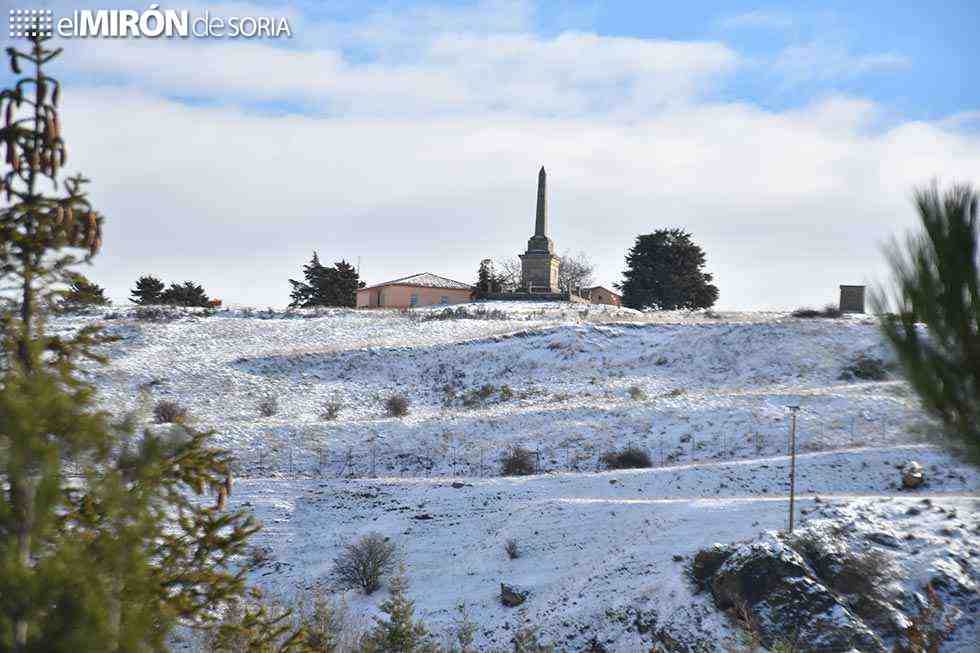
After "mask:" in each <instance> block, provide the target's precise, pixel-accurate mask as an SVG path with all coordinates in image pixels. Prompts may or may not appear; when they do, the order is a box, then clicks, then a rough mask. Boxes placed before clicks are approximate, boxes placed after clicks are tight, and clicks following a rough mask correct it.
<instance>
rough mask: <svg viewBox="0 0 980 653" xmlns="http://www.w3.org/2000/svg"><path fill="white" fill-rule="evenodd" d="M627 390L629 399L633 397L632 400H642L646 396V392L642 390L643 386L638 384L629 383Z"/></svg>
mask: <svg viewBox="0 0 980 653" xmlns="http://www.w3.org/2000/svg"><path fill="white" fill-rule="evenodd" d="M627 392H629V395H630V399H633V400H634V401H642V400H644V399H646V398H647V393H646V392H644V391H643V388H641V387H640V386H638V385H631V386H630V389H629V390H627Z"/></svg>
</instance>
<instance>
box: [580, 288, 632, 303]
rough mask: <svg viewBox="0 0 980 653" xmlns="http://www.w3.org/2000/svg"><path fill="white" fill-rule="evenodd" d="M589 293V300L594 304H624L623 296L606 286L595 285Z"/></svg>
mask: <svg viewBox="0 0 980 653" xmlns="http://www.w3.org/2000/svg"><path fill="white" fill-rule="evenodd" d="M588 294H589V301H591V302H592V303H593V304H609V305H610V306H622V304H623V296H622V295H620V294H619V293H617V292H613V291H612V290H609V289H608V288H606V287H605V286H593V287H592V288H589V290H588Z"/></svg>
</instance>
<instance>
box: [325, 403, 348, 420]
mask: <svg viewBox="0 0 980 653" xmlns="http://www.w3.org/2000/svg"><path fill="white" fill-rule="evenodd" d="M342 409H343V406H342V405H341V403H340V402H339V401H328V402H327V403H325V404H323V410H322V411H321V412H320V419H322V420H324V421H327V422H330V421H333V420H335V419H337V418H338V417H339V416H340V411H341V410H342Z"/></svg>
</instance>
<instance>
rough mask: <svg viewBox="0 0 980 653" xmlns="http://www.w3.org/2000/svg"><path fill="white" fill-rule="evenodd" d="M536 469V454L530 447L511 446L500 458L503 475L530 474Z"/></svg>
mask: <svg viewBox="0 0 980 653" xmlns="http://www.w3.org/2000/svg"><path fill="white" fill-rule="evenodd" d="M535 471H536V465H535V455H534V452H533V451H531V450H530V449H525V448H524V447H511V448H510V449H508V450H507V452H506V453H504V455H503V458H501V459H500V474H501V476H529V475H530V474H533V473H534V472H535Z"/></svg>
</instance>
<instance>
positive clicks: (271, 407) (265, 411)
mask: <svg viewBox="0 0 980 653" xmlns="http://www.w3.org/2000/svg"><path fill="white" fill-rule="evenodd" d="M278 412H279V400H278V399H276V397H275V395H269V396H268V397H266V398H264V399H263V400H262V401H260V402H259V414H260V415H262V417H272V416H273V415H275V414H276V413H278Z"/></svg>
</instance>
